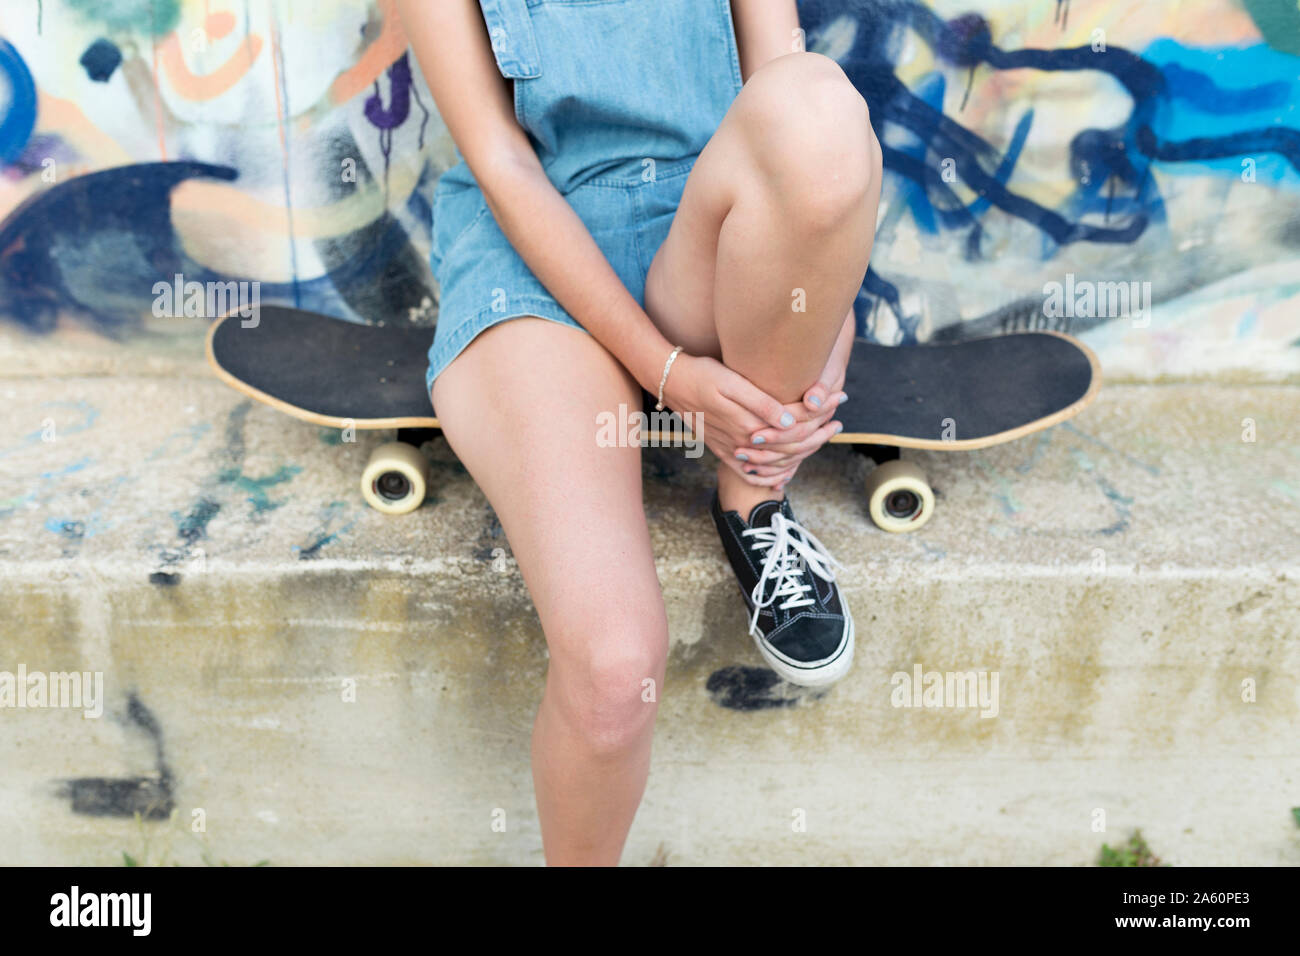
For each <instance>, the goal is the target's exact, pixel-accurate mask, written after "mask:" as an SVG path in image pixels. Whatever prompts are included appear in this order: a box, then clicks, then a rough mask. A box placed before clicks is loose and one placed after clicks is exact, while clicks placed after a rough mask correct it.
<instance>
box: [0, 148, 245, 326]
mask: <svg viewBox="0 0 1300 956" xmlns="http://www.w3.org/2000/svg"><path fill="white" fill-rule="evenodd" d="M237 176H238V174H237V173H236V171H235V170H234V169H231V168H230V167H228V166H212V165H209V164H207V163H195V162H176V163H143V164H140V165H135V166H122V167H118V168H116V169H107V170H103V171H102V172H97V173H91V174H90V175H86V176H80V177H78V178H76V179H72V180H69V181H68V182H64V183H60V184H59V185H57V186H54V187H53V188H51V189H49V190H46V191H45V192H42V193H39V194H37V195H35V196H33V197H32V198H30V199H28V200H27V201H26V202H24V203H22V204H21V205H19V206H18V207H17V208H15V209H14V210H13V211H12V212H10V214H9V215H8V216H7V217H6V218H5V220H4V222H2V223H0V316H5V317H7V318H9V319H11V320H13V321H16V322H18V323H20V324H22V325H24V326H26V327H27V328H28V329H31V330H33V331H42V332H44V331H49V330H51V329H53V327H54V324H55V322H56V320H57V318H58V316H59V314H60V313H63V312H66V313H69V314H73V315H79V316H82V317H86V318H89V319H90V320H91V321H92V322H93V323H94V324H95V325H97V326H98V327H99V328H100V329H101V330H102V331H105V332H108V333H117V332H120V331H121V330H124V329H126V328H129V327H132V326H133V325H135V324H137V323H138V322H139V321H140V316H141V315H143V314H147V313H148V312H149V311H150V308H151V306H152V301H153V300H152V295H153V293H152V289H153V286H154V283H156V282H158V281H160V280H170V279H171V277H173V276H175V275H176V274H177V273H181V274H184V275H185V277H186V279H187V280H194V281H198V282H207V281H224V277H223V276H220V275H218V274H215V273H213V272H212V271H211V270H209V269H207V268H205V267H203V266H201V265H199V264H198V263H195V262H194V261H192V260H191V259H190V258H189V257H188V256H187V255H186V254H185V252H184V249H183V247H182V245H181V243H180V240H179V238H178V237H177V235H176V231H175V229H173V227H172V218H171V191H172V189H173V188H174V187H175V186H177V185H178V184H179V183H181V182H184V181H186V180H188V179H197V178H204V179H218V180H224V181H227V182H229V181H231V180H234V179H236V178H237Z"/></svg>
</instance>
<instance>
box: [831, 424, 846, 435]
mask: <svg viewBox="0 0 1300 956" xmlns="http://www.w3.org/2000/svg"><path fill="white" fill-rule="evenodd" d="M842 431H844V423H843V422H836V423H835V431H834V432H833V433H832V434H835V435H838V434H839V433H840V432H842Z"/></svg>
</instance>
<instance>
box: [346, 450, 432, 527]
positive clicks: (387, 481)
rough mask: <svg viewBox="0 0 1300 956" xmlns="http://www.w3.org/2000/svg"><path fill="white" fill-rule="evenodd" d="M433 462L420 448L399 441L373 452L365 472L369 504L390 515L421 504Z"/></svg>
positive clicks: (363, 486) (364, 486) (363, 481)
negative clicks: (426, 457)
mask: <svg viewBox="0 0 1300 956" xmlns="http://www.w3.org/2000/svg"><path fill="white" fill-rule="evenodd" d="M428 472H429V463H428V461H426V460H425V457H424V455H423V454H422V453H421V452H420V449H418V448H416V447H415V446H414V445H408V444H406V443H405V442H400V441H395V442H388V443H387V444H385V445H380V446H379V447H378V448H376V449H375V450H374V451H373V452H371V453H370V461H369V462H367V463H366V470H365V471H364V472H362V473H361V494H362V496H363V497H364V498H365V499H366V504H368V505H370V507H372V508H374V509H375V510H376V511H382V512H383V513H384V514H386V515H404V514H407V513H409V512H412V511H414V510H415V509H416V508H418V507H420V504H421V503H422V502H423V501H424V491H425V488H426V487H427V485H428V480H427V475H428Z"/></svg>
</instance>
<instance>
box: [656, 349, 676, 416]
mask: <svg viewBox="0 0 1300 956" xmlns="http://www.w3.org/2000/svg"><path fill="white" fill-rule="evenodd" d="M682 348H683V346H681V345H679V346H677V348H675V349H673V354H672V355H670V356H668V361H667V362H664V376H663V378H661V379H659V404H657V405H656V406H655V411H656V412H662V411H663V410H664V383H665V382H667V381H668V370H669V369H671V368H672V367H673V362H676V361H677V353H678V352H680V351H681V350H682Z"/></svg>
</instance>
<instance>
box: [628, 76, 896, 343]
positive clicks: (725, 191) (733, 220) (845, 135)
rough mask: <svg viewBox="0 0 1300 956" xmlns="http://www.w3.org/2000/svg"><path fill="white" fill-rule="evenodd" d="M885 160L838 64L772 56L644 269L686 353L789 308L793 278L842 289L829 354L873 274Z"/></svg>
mask: <svg viewBox="0 0 1300 956" xmlns="http://www.w3.org/2000/svg"><path fill="white" fill-rule="evenodd" d="M879 164H880V152H879V144H878V143H876V140H875V135H874V133H873V131H872V129H871V125H870V120H869V116H868V113H867V110H866V105H865V103H864V102H863V100H862V98H861V96H860V95H859V94H858V92H857V91H856V90H855V89H854V88H853V86H852V84H851V83H850V82H849V80H848V78H847V77H846V76H845V75H844V73H843V71H842V70H841V69H840V68H839V66H838V65H837V64H835V63H834V61H832V60H830V59H828V58H826V57H824V56H820V55H818V54H814V53H798V54H791V55H789V56H785V57H780V58H778V59H776V60H773V61H771V62H770V63H768V64H765V65H764V66H763V67H761V68H759V69H758V70H756V71H755V72H754V74H753V75H752V76H751V77H750V78H749V80H748V82H746V84H745V87H744V89H742V90H741V92H740V94H739V95H738V96H737V97H736V99H735V101H734V102H733V103H732V105H731V107H730V109H729V110H728V111H727V114H726V116H725V117H724V118H723V120H722V123H721V124H720V125H719V127H718V129H717V131H716V132H715V133H714V135H713V137H712V138H711V139H710V140H709V142H708V144H707V145H706V146H705V147H704V149H703V150H702V151H701V153H700V156H699V158H698V159H697V160H696V162H695V165H694V167H693V169H692V170H691V173H690V176H689V177H688V179H687V181H686V186H685V188H684V190H683V192H682V198H681V202H680V203H679V205H678V208H677V212H676V215H675V216H674V217H673V222H672V226H671V227H670V229H669V232H668V236H667V238H666V239H665V240H664V242H663V244H662V245H661V246H660V247H659V249H658V251H657V252H656V254H655V257H654V260H653V261H652V263H651V265H650V269H649V272H648V273H647V276H646V290H645V303H646V311H647V312H648V313H649V315H650V317H651V318H652V319H653V320H654V322H655V324H656V325H657V326H658V327H659V328H660V330H661V331H662V332H663V333H664V334H665V335H666V336H667V337H668V338H670V339H672V340H673V341H674V342H676V343H678V344H681V345H684V346H685V347H686V350H687V351H688V352H691V353H692V354H701V355H711V356H713V357H714V358H719V359H722V358H723V354H722V353H723V352H724V351H725V349H724V343H725V341H726V338H725V335H724V336H722V337H720V335H719V323H720V322H722V321H724V320H727V319H729V318H732V319H735V320H736V321H737V322H739V323H740V324H741V327H742V329H743V328H744V324H745V322H746V321H747V320H748V317H749V314H750V313H751V312H753V311H755V310H757V309H758V308H761V304H762V303H763V302H766V301H767V300H768V299H771V300H773V301H775V300H778V299H779V300H781V301H782V302H783V303H784V309H785V312H786V313H787V314H790V305H791V293H792V292H793V291H796V290H795V289H792V288H791V283H787V282H785V280H786V279H787V278H789V279H790V280H791V282H792V283H793V285H794V286H805V285H806V286H809V287H810V288H809V289H808V290H807V294H808V296H809V297H810V298H813V297H814V296H817V297H818V298H820V299H825V298H828V296H827V295H825V293H826V292H827V288H828V287H834V295H833V296H829V297H830V298H834V299H835V300H836V301H835V302H834V303H833V307H829V308H828V309H827V311H828V312H829V313H834V314H833V316H832V318H833V320H834V324H833V325H829V326H828V329H827V330H826V335H825V336H824V337H827V342H826V349H825V351H827V352H829V348H830V343H831V342H832V341H833V340H834V333H836V332H837V331H838V329H839V323H840V321H841V320H842V318H843V316H844V314H845V312H847V309H848V307H849V304H850V303H851V302H852V300H853V297H854V295H855V294H856V291H857V287H858V286H860V284H861V281H862V274H863V272H865V270H866V261H867V257H868V255H869V253H870V249H871V234H872V232H873V231H874V224H875V213H876V200H877V197H878V193H879ZM756 209H757V210H758V214H757V215H755V210H756ZM742 210H743V214H740V213H739V211H742ZM724 226H725V229H724ZM728 230H729V232H728ZM724 238H727V239H728V241H729V242H730V247H729V249H728V250H727V251H728V255H721V252H722V241H723V239H724ZM773 255H784V256H785V258H786V260H788V261H773V259H772V256H773ZM720 268H721V269H729V270H730V273H727V274H724V273H721V272H720ZM782 283H785V284H782ZM768 286H773V288H768ZM841 287H842V288H841ZM773 289H775V290H776V292H778V293H779V294H777V295H773V296H766V297H765V294H766V293H769V292H773ZM840 299H843V300H844V301H843V305H842V307H841V304H840V302H839V300H840ZM814 301H816V300H815V299H814ZM728 310H730V311H738V312H739V313H741V314H739V315H738V316H729V315H727V314H720V313H727V312H728ZM724 331H725V330H724ZM804 331H805V332H806V331H807V330H806V329H805V330H804Z"/></svg>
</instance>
